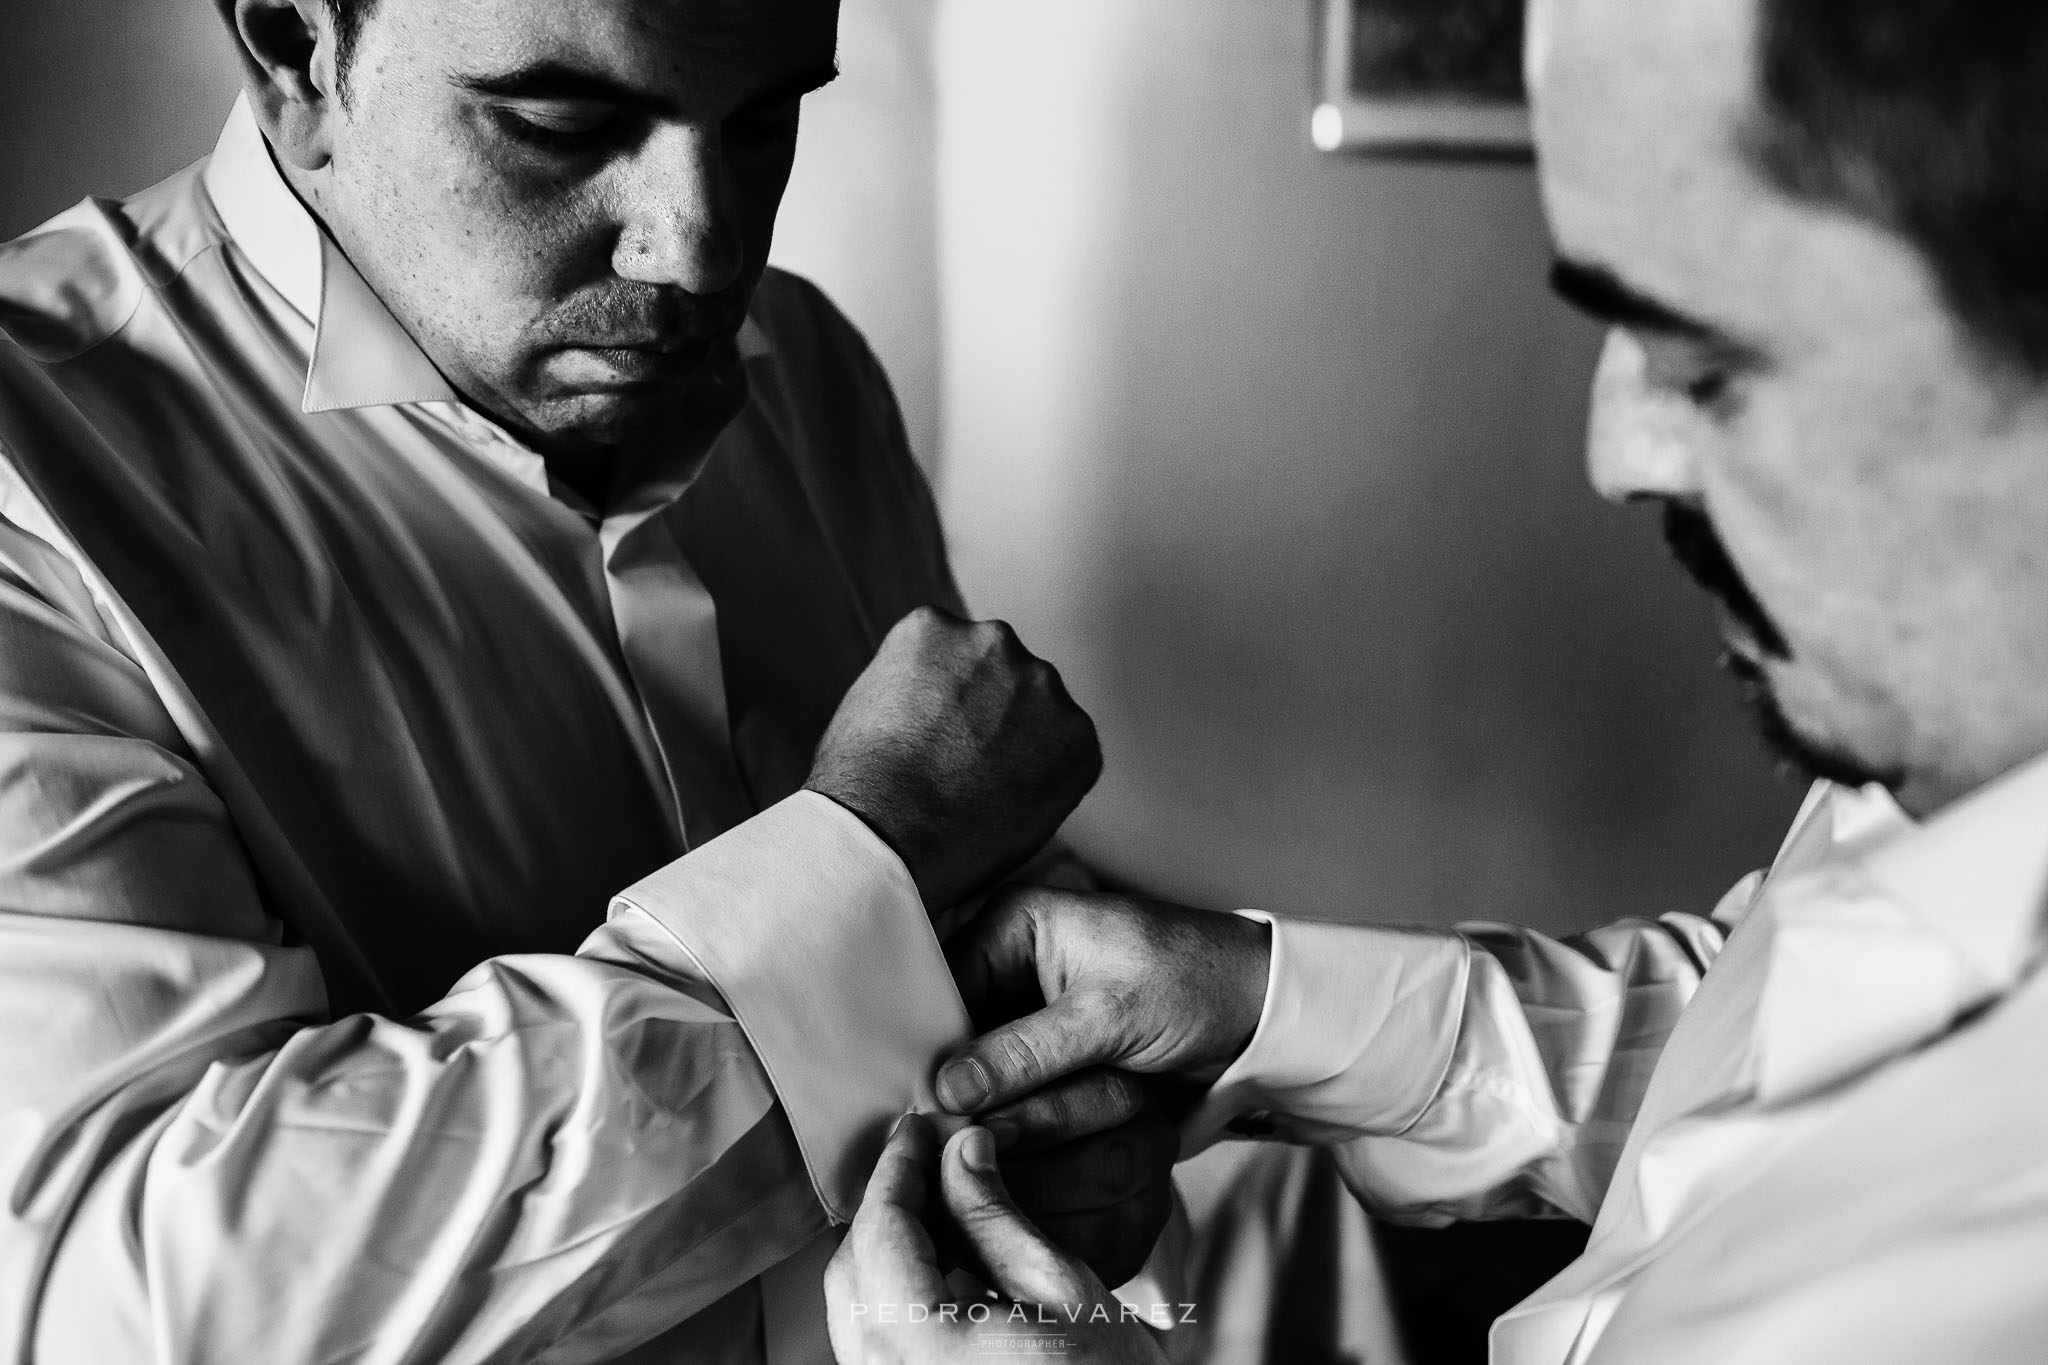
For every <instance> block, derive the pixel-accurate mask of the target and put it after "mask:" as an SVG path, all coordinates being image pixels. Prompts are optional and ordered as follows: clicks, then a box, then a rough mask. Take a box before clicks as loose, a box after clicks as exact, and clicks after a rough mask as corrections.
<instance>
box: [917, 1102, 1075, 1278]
mask: <svg viewBox="0 0 2048 1365" xmlns="http://www.w3.org/2000/svg"><path fill="white" fill-rule="evenodd" d="M939 1184H940V1187H941V1188H942V1189H943V1191H944V1193H945V1196H946V1207H947V1209H948V1210H949V1211H951V1213H952V1215H953V1219H954V1221H955V1222H957V1223H958V1224H959V1225H960V1230H961V1231H962V1232H964V1233H965V1234H966V1236H967V1240H968V1242H969V1243H970V1244H972V1245H973V1247H974V1250H975V1254H976V1255H978V1256H980V1258H981V1263H982V1265H983V1266H984V1267H986V1268H987V1270H988V1273H989V1275H990V1276H991V1277H992V1278H993V1279H994V1281H995V1284H994V1287H995V1288H996V1289H997V1290H999V1291H1000V1292H1001V1293H1003V1294H1005V1295H1007V1296H1008V1297H1010V1298H1012V1299H1015V1300H1017V1301H1018V1302H1019V1303H1043V1304H1063V1305H1089V1304H1096V1303H1101V1302H1103V1301H1104V1300H1105V1299H1106V1298H1107V1297H1108V1294H1109V1291H1108V1290H1106V1289H1104V1288H1103V1287H1102V1281H1101V1280H1099V1279H1097V1278H1096V1277H1095V1273H1094V1272H1093V1271H1091V1270H1090V1269H1088V1267H1087V1266H1085V1265H1083V1264H1081V1262H1079V1261H1077V1260H1075V1259H1074V1258H1073V1257H1071V1256H1069V1255H1067V1253H1066V1252H1064V1251H1061V1250H1060V1249H1059V1248H1058V1247H1056V1246H1054V1245H1053V1244H1052V1243H1051V1242H1049V1241H1047V1240H1046V1238H1045V1234H1044V1233H1042V1232H1040V1231H1039V1230H1038V1229H1037V1228H1035V1227H1033V1226H1032V1225H1031V1220H1029V1219H1028V1218H1026V1217H1025V1216H1024V1215H1023V1214H1022V1213H1021V1212H1019V1211H1018V1208H1017V1206H1016V1205H1015V1204H1014V1203H1012V1202H1011V1201H1010V1192H1009V1191H1008V1190H1007V1189H1005V1188H1004V1187H1003V1177H1002V1175H1001V1173H1000V1172H998V1171H997V1169H996V1145H995V1139H994V1138H992V1137H991V1136H990V1135H989V1132H988V1130H987V1129H986V1128H976V1127H968V1128H963V1129H961V1130H960V1131H959V1132H958V1133H955V1134H954V1135H953V1140H952V1141H951V1142H949V1143H947V1144H946V1154H945V1158H944V1160H943V1161H942V1162H941V1164H940V1168H939Z"/></svg>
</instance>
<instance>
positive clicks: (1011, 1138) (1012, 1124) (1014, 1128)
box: [982, 1119, 1024, 1152]
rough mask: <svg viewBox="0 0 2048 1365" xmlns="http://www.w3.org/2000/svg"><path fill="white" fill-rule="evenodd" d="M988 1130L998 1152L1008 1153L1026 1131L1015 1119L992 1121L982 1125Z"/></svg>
mask: <svg viewBox="0 0 2048 1365" xmlns="http://www.w3.org/2000/svg"><path fill="white" fill-rule="evenodd" d="M982 1127H984V1128H986V1129H988V1135H989V1140H990V1141H992V1142H994V1143H995V1145H996V1150H997V1151H999V1152H1007V1151H1009V1150H1010V1149H1011V1148H1012V1147H1015V1146H1016V1145H1017V1139H1018V1138H1020V1137H1023V1136H1024V1129H1023V1128H1022V1126H1020V1125H1019V1124H1018V1122H1017V1120H1015V1119H990V1120H988V1121H987V1122H986V1123H984V1124H983V1125H982Z"/></svg>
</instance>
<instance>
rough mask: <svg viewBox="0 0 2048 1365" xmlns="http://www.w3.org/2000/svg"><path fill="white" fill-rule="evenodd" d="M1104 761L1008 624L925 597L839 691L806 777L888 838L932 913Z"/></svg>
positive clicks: (1001, 866) (1064, 812) (1001, 864)
mask: <svg viewBox="0 0 2048 1365" xmlns="http://www.w3.org/2000/svg"><path fill="white" fill-rule="evenodd" d="M1101 772H1102V750H1101V748H1100V746H1099V745H1098V744H1097V743H1096V739H1095V725H1094V722H1092V721H1090V720H1089V719H1088V714H1087V712H1085V711H1083V710H1082V709H1081V708H1080V707H1078V706H1076V705H1075V704H1074V701H1073V698H1071V697H1069V696H1068V695H1067V689H1066V687H1065V685H1064V684H1062V683H1061V682H1060V675H1059V673H1058V671H1057V670H1055V669H1054V668H1053V666H1052V665H1051V664H1049V663H1046V662H1045V661H1044V660H1043V659H1040V658H1038V657H1036V656H1035V655H1033V654H1032V653H1031V652H1030V651H1029V650H1027V649H1025V648H1024V646H1023V645H1022V644H1021V643H1020V642H1019V641H1018V639H1017V635H1016V632H1015V631H1013V630H1011V629H1010V628H1009V627H1008V626H1007V625H1005V624H1003V623H1002V622H1000V621H975V622H969V621H962V620H960V619H959V618H958V617H955V616H952V615H950V614H948V613H946V612H943V611H940V610H939V609H937V608H935V607H920V608H918V609H917V610H916V611H913V612H912V613H910V615H908V616H906V617H904V618H903V619H902V620H901V621H899V622H897V623H896V627H895V629H893V630H891V631H890V632H889V636H888V638H887V639H885V640H884V641H882V647H881V649H880V650H879V651H878V652H877V653H876V655H875V657H874V660H873V662H871V663H870V664H869V665H868V667H867V671H866V672H864V673H862V674H861V675H860V677H858V678H857V679H855V680H854V684H853V686H852V687H851V688H849V689H848V690H847V693H846V697H845V699H844V700H843V701H841V702H840V703H839V711H838V713H837V714H836V715H834V716H833V717H832V723H831V725H830V726H828V727H827V728H826V730H825V737H824V738H823V739H822V740H820V741H819V742H818V752H817V756H816V758H815V759H814V760H813V762H812V764H811V775H810V778H809V780H808V781H806V782H805V783H804V785H805V787H807V788H808V789H810V790H811V791H814V792H818V793H820V794H821V795H824V796H829V797H831V798H832V799H833V800H834V801H837V802H838V803H839V804H840V805H842V806H845V807H846V808H847V809H848V810H851V811H852V812H853V813H854V814H856V815H858V816H860V817H861V818H862V819H863V820H865V821H866V822H867V823H868V825H869V826H870V827H872V828H873V829H874V830H875V832H876V833H877V834H879V835H880V836H881V837H882V838H883V839H884V840H886V841H887V842H888V844H889V846H890V847H891V848H893V849H895V850H896V852H897V853H898V854H899V855H900V856H901V857H902V859H903V861H904V863H905V864H906V865H907V866H908V867H909V868H910V873H911V876H912V877H914V878H916V880H917V889H918V892H919V894H921V895H922V896H923V897H924V903H925V905H926V907H927V908H928V909H930V910H931V911H932V912H934V913H936V912H938V911H939V910H942V909H944V908H945V907H946V906H949V905H951V904H953V903H954V902H955V901H958V900H960V899H961V898H962V897H964V896H966V895H967V894H969V893H970V892H973V891H976V890H979V889H982V888H984V887H986V886H989V885H991V884H993V883H994V882H995V881H997V880H998V879H999V878H1001V877H1002V876H1003V874H1004V873H1006V872H1009V871H1012V870H1013V869H1015V868H1017V867H1018V866H1020V865H1021V864H1023V863H1024V862H1025V861H1026V860H1027V859H1029V858H1030V857H1031V855H1032V854H1033V853H1035V852H1037V851H1038V850H1039V849H1040V848H1041V847H1043V846H1044V844H1045V842H1046V841H1047V840H1048V839H1050V838H1051V837H1052V835H1053V832H1054V831H1055V830H1057V829H1058V828H1059V826H1060V823H1061V822H1062V821H1063V820H1065V819H1066V818H1067V816H1068V814H1069V813H1070V812H1072V810H1073V809H1074V807H1075V806H1076V805H1078V804H1079V803H1080V800H1081V798H1082V797H1083V796H1085V795H1086V794H1087V792H1088V789H1089V788H1090V787H1092V786H1094V785H1095V779H1096V777H1097V776H1099V775H1100V774H1101Z"/></svg>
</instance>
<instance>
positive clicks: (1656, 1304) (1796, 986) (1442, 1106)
mask: <svg viewBox="0 0 2048 1365" xmlns="http://www.w3.org/2000/svg"><path fill="white" fill-rule="evenodd" d="M2044 896H2048V757H2044V758H2042V759H2037V760H2035V761H2034V762H2032V763H2031V764H2028V765H2026V766H2024V767H2022V768H2021V769H2019V770H2016V771H2015V772H2013V773H2010V774H2008V775H2007V776H2005V777H2004V778H2002V779H2000V780H1999V781H1997V782H1994V783H1992V784H1990V785H1989V786H1987V787H1985V788H1984V789H1982V790H1980V791H1979V792H1977V793H1975V794H1973V795H1972V796H1970V797H1968V798H1966V799H1965V800H1963V801H1961V802H1958V803H1956V804H1955V805H1953V806H1951V807H1949V808H1948V809H1946V810H1944V811H1942V812H1941V813H1939V814H1938V815H1937V816H1935V817H1934V818H1933V819H1931V820H1929V821H1927V822H1926V823H1925V824H1923V825H1916V824H1914V823H1913V822H1912V821H1910V820H1908V819H1907V818H1906V816H1905V815H1904V814H1903V813H1902V812H1900V811H1899V809H1898V808H1897V806H1896V805H1894V804H1893V803H1892V801H1891V800H1890V798H1889V797H1888V796H1886V795H1885V793H1884V792H1882V791H1881V790H1879V789H1876V788H1869V789H1866V790H1863V791H1850V790H1846V789H1842V788H1835V787H1829V786H1826V785H1822V786H1819V787H1816V788H1815V789H1814V792H1813V793H1812V794H1811V795H1810V796H1809V797H1808V799H1807V803H1806V805H1805V806H1804V807H1803V808H1802V810H1801V812H1800V815H1799V818H1798V819H1797V820H1796V821H1795V822H1794V825H1793V828H1792V832H1791V834H1790V835H1789V836H1788V838H1787V840H1786V843H1785V846H1784V848H1783V849H1782V850H1781V851H1780V852H1779V855H1778V857H1777V859H1776V860H1775V862H1774V863H1773V864H1772V866H1771V868H1770V869H1769V871H1768V873H1757V874H1753V875H1751V876H1750V877H1747V878H1745V879H1744V880H1743V881H1742V882H1741V883H1740V884H1738V885H1737V886H1736V887H1735V888H1734V889H1733V890H1732V891H1730V892H1729V893H1728V895H1727V896H1726V897H1725V898H1723V900H1722V901H1721V903H1720V905H1719V906H1718V907H1717V908H1716V909H1715V910H1714V912H1713V914H1712V915H1711V916H1708V917H1705V918H1693V917H1686V916H1666V917H1665V918H1663V919H1661V920H1658V921H1654V922H1652V921H1632V922H1626V923H1623V924H1619V925H1615V926H1612V927H1610V928H1607V929H1603V930H1599V931H1597V932H1595V933H1592V934H1588V935H1585V936H1584V937H1582V938H1579V939H1574V940H1568V941H1565V942H1557V941H1553V940H1550V939H1547V938H1544V937H1543V936H1541V935H1537V934H1533V933H1529V932H1527V931H1521V930H1515V929H1511V928H1506V927H1503V926H1494V925H1473V926H1466V927H1465V929H1464V932H1462V933H1460V934H1439V933H1425V932H1414V933H1404V932H1401V931H1393V930H1385V929H1372V928H1351V927H1341V926H1334V925H1323V924H1311V923H1303V922H1298V921H1286V920H1274V921H1272V923H1273V925H1274V935H1273V964H1272V969H1271V981H1270V991H1269V995H1268V999H1267V1004H1266V1011H1265V1015H1264V1017H1263V1018H1262V1019H1261V1020H1260V1023H1259V1028H1258V1032H1257V1033H1256V1035H1255V1036H1254V1038H1253V1040H1252V1042H1251V1044H1250V1046H1249V1047H1248V1048H1247V1050H1246V1052H1245V1054H1244V1055H1243V1056H1242V1057H1241V1058H1239V1060H1238V1061H1237V1063H1236V1064H1235V1065H1234V1066H1233V1067H1232V1068H1231V1070H1230V1071H1228V1072H1226V1073H1225V1075H1224V1076H1223V1077H1222V1078H1221V1079H1220V1080H1219V1081H1218V1083H1217V1086H1216V1088H1215V1090H1214V1091H1213V1092H1212V1095H1211V1100H1210V1103H1209V1105H1208V1106H1207V1107H1206V1109H1205V1110H1204V1112H1203V1113H1202V1114H1200V1115H1198V1116H1197V1119H1196V1121H1195V1124H1196V1130H1197V1132H1196V1136H1198V1137H1201V1136H1206V1135H1209V1134H1213V1132H1214V1131H1215V1129H1216V1127H1217V1126H1218V1125H1219V1124H1221V1123H1222V1122H1224V1121H1225V1120H1233V1121H1235V1122H1238V1123H1239V1124H1240V1126H1242V1125H1243V1124H1244V1119H1245V1116H1246V1115H1252V1114H1255V1115H1256V1118H1257V1119H1258V1120H1259V1121H1260V1122H1261V1123H1262V1124H1263V1123H1270V1124H1273V1125H1276V1126H1277V1127H1278V1128H1279V1130H1280V1131H1281V1132H1282V1133H1284V1134H1286V1135H1288V1136H1292V1137H1296V1138H1299V1139H1303V1140H1308V1141H1316V1142H1322V1143H1326V1144H1329V1145H1331V1146H1333V1147H1334V1148H1335V1150H1336V1153H1337V1157H1338V1161H1339V1163H1340V1165H1341V1167H1342V1168H1343V1170H1344V1173H1345V1176H1346V1179H1347V1181H1348V1182H1349V1183H1350V1184H1351V1186H1352V1188H1353V1189H1354V1190H1355V1191H1357V1192H1358V1193H1359V1195H1360V1196H1361V1197H1362V1198H1364V1199H1365V1200H1366V1202H1367V1203H1368V1204H1369V1205H1371V1206H1372V1207H1374V1208H1376V1209H1378V1210H1380V1211H1382V1212H1384V1213H1387V1214H1389V1215H1391V1216H1395V1217H1401V1218H1407V1219H1410V1220H1415V1221H1426V1222H1441V1221H1447V1220H1449V1219H1451V1218H1454V1217H1485V1216H1488V1215H1509V1214H1516V1213H1522V1214H1535V1213H1543V1212H1556V1213H1564V1214H1570V1215H1572V1216H1575V1217H1578V1218H1582V1219H1586V1220H1588V1221H1591V1222H1592V1223H1593V1233H1592V1238H1591V1241H1590V1243H1589V1245H1588V1246H1587V1249H1586V1252H1585V1254H1584V1256H1583V1257H1581V1258H1580V1259H1579V1260H1578V1261H1576V1262H1575V1263H1574V1264H1572V1265H1571V1266H1570V1267H1568V1268H1567V1269H1566V1270H1565V1271H1564V1272H1563V1273H1562V1274H1560V1275H1559V1276H1558V1277H1557V1278H1556V1279H1555V1280H1553V1281H1552V1282H1551V1283H1550V1284H1548V1285H1546V1286H1545V1287H1544V1288H1543V1289H1541V1290H1539V1291H1538V1292H1537V1293H1536V1294H1535V1295H1533V1296H1532V1297H1531V1298H1530V1299H1528V1300H1527V1301H1526V1302H1525V1303H1523V1304H1521V1305H1519V1306H1518V1307H1516V1308H1515V1309H1514V1310H1513V1311H1511V1312H1509V1313H1508V1314H1506V1315H1505V1316H1504V1317H1503V1318H1502V1319H1501V1320H1500V1322H1499V1323H1497V1324H1496V1325H1495V1328H1494V1333H1493V1359H1494V1361H1495V1362H1496V1365H1691V1363H1692V1362H1697V1363H1698V1365H1709V1362H1714V1363H1716V1365H1725V1363H1727V1362H1741V1363H1742V1365H1775V1363H1776V1362H1783V1365H1795V1363H1796V1365H1816V1363H1818V1362H1833V1361H1844V1362H1858V1365H1887V1363H1889V1362H1896V1363H1897V1365H1907V1362H1915V1363H1918V1362H1929V1361H1944V1362H1945V1361H1957V1362H1964V1361H1967V1362H1970V1363H1971V1365H1999V1363H2000V1362H2013V1363H2014V1365H2017V1363H2018V1362H2035V1361H2040V1360H2048V974H2043V973H2039V972H2037V971H2035V970H2034V969H2035V967H2036V965H2037V962H2038V957H2039V953H2040V946H2041V927H2042V924H2041V921H2042V911H2043V903H2044ZM1724 938H1725V939H1726V944H1725V947H1723V946H1722V945H1723V939H1724ZM1709 964H1712V969H1711V970H1708V967H1709Z"/></svg>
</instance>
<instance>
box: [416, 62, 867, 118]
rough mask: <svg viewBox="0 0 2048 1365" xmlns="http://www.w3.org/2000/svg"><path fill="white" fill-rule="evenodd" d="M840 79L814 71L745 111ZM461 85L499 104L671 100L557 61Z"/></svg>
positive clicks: (460, 80) (826, 70)
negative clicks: (490, 96) (526, 101)
mask: <svg viewBox="0 0 2048 1365" xmlns="http://www.w3.org/2000/svg"><path fill="white" fill-rule="evenodd" d="M837 79H839V67H838V66H837V64H826V65H823V66H815V67H808V68H806V69H804V70H802V71H799V72H798V73H796V74H795V75H793V76H791V77H790V78H789V79H787V80H784V81H779V82H777V83H776V84H775V85H772V86H770V87H768V88H767V89H765V90H762V91H759V92H758V93H756V94H754V95H753V96H751V97H750V98H749V99H748V100H747V101H746V103H745V104H743V105H741V106H740V108H741V110H742V111H747V110H754V109H765V108H769V107H771V106H774V105H777V104H782V103H784V102H785V101H788V100H796V99H802V98H803V97H804V96H805V95H808V94H810V93H811V92H812V91H814V90H820V89H823V88H824V87H825V86H827V85H830V84H831V83H832V82H833V81H835V80H837ZM455 83H456V84H457V85H459V86H461V87H462V88H463V89H464V90H469V91H473V92H474V93H476V94H479V95H493V96H496V97H497V98H499V99H514V100H604V101H606V102H608V103H611V104H620V105H627V106H631V107H634V108H641V109H660V108H664V107H666V101H664V100H661V99H659V98H656V97H651V96H649V95H647V94H646V93H644V92H643V91H639V90H636V89H634V88H633V87H631V86H629V85H625V84H622V83H620V82H619V81H616V80H614V79H612V78H611V77H609V76H605V75H600V74H599V73H597V72H595V71H587V70H584V69H583V68H581V67H576V66H571V65H569V64H568V63H566V62H561V61H557V60H553V59H547V60H543V61H537V62H531V63H528V64H527V65H525V66H521V67H515V68H513V69H512V70H510V71H506V72H499V73H492V74H476V75H467V76H457V77H456V78H455Z"/></svg>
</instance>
